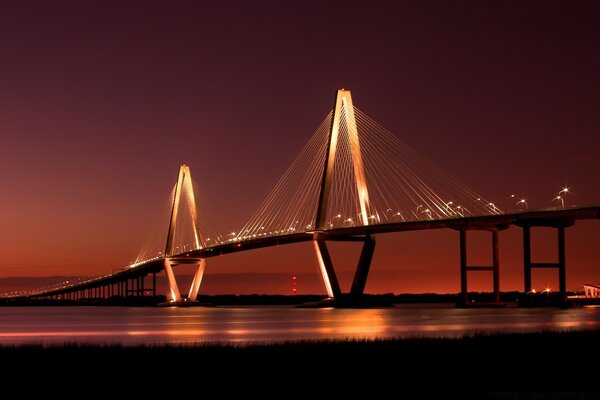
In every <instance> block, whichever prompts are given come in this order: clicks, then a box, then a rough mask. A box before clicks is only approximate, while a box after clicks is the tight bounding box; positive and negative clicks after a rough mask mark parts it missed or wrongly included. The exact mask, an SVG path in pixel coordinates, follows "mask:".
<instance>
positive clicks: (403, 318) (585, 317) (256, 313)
mask: <svg viewBox="0 0 600 400" xmlns="http://www.w3.org/2000/svg"><path fill="white" fill-rule="evenodd" d="M580 329H594V330H600V308H597V307H583V308H571V309H557V308H530V309H527V308H503V309H502V308H501V309H456V308H453V307H444V306H440V305H425V306H424V305H421V306H397V307H392V308H377V309H303V308H294V307H292V306H260V307H187V308H150V307H2V308H0V344H22V343H42V344H50V343H64V342H72V343H73V342H77V343H120V344H158V343H199V342H236V343H240V342H241V343H252V342H281V341H288V340H318V339H343V338H370V339H372V338H408V337H461V336H464V335H470V334H474V333H478V332H533V331H561V330H580Z"/></svg>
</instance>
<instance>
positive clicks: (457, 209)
mask: <svg viewBox="0 0 600 400" xmlns="http://www.w3.org/2000/svg"><path fill="white" fill-rule="evenodd" d="M568 193H571V191H570V188H569V187H563V188H562V189H561V190H560V191H559V192H558V194H557V196H556V197H554V198H553V201H560V202H561V207H562V208H564V207H565V204H564V197H565V195H566V194H568ZM507 199H511V200H516V199H518V200H517V201H516V202H515V203H514V205H515V207H518V208H521V207H524V208H525V209H526V210H527V209H529V204H528V203H527V199H525V198H518V197H517V196H516V195H514V194H511V195H509V196H508V197H507ZM476 201H478V202H483V200H482V199H481V198H480V197H478V198H477V199H476ZM483 206H484V207H485V208H487V209H489V212H491V213H492V214H501V213H502V210H501V209H500V208H498V207H497V206H496V205H495V204H494V203H492V202H489V203H486V204H483ZM443 208H444V209H445V210H446V211H447V216H452V215H459V216H460V217H464V216H465V215H472V212H471V211H470V210H469V209H468V208H467V207H464V206H462V205H455V203H454V202H453V201H449V202H445V203H444V207H443ZM504 212H507V210H506V209H505V210H504ZM411 213H412V214H413V215H414V217H415V218H416V219H420V218H421V217H422V216H423V215H424V216H425V217H426V218H427V219H430V220H433V219H434V215H433V212H432V210H431V208H425V206H424V205H422V204H419V205H418V206H417V207H416V209H415V211H411ZM362 215H363V214H362V213H357V214H356V217H355V218H353V217H348V218H345V217H343V216H342V214H341V213H340V214H337V215H334V216H333V217H331V218H330V219H329V221H328V222H327V227H328V228H329V229H332V228H334V227H335V225H336V219H339V220H340V221H341V222H342V225H341V226H342V227H351V226H355V221H360V220H361V219H362ZM384 218H385V220H386V221H393V222H398V221H400V220H402V221H403V222H404V221H406V217H405V216H404V214H403V213H402V211H394V210H393V209H391V208H388V209H387V210H386V212H385V214H384ZM367 219H368V220H369V222H374V223H379V222H381V219H380V217H379V214H377V213H376V214H372V215H370V216H369V217H367ZM297 224H299V221H296V222H295V223H293V224H292V225H291V226H290V227H289V228H287V229H276V230H272V231H269V232H264V229H265V227H264V226H261V227H260V228H259V232H258V233H250V230H246V231H245V233H246V234H245V235H242V236H240V233H236V232H231V233H228V234H227V235H226V236H231V237H230V238H228V239H226V240H223V237H222V236H219V237H217V240H216V241H212V243H210V244H213V243H214V244H223V243H225V242H236V241H239V240H247V239H255V238H260V237H266V236H276V235H279V234H286V233H292V232H295V231H296V230H297V229H296V226H297ZM313 228H314V226H313V225H306V229H307V230H310V229H313ZM211 240H212V239H211V238H207V239H206V242H210V241H211ZM207 244H208V243H207ZM210 244H208V245H210ZM184 251H185V245H184ZM136 264H137V263H136Z"/></svg>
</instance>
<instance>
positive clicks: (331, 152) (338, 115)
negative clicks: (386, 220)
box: [313, 89, 375, 297]
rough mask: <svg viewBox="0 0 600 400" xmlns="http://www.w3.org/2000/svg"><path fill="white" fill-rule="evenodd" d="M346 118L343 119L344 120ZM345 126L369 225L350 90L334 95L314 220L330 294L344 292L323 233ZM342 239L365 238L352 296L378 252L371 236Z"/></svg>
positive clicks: (362, 209) (362, 208)
mask: <svg viewBox="0 0 600 400" xmlns="http://www.w3.org/2000/svg"><path fill="white" fill-rule="evenodd" d="M342 119H343V121H342ZM342 125H343V126H345V127H346V129H345V131H347V132H348V142H349V143H350V153H351V156H352V165H353V169H354V177H355V179H356V189H357V191H358V201H359V206H360V215H361V217H362V218H361V219H362V224H363V225H368V224H369V191H368V190H367V180H366V177H365V169H364V164H363V160H362V153H361V146H360V140H359V137H358V128H357V125H356V119H355V118H354V106H353V104H352V95H351V93H350V91H349V90H345V89H341V90H338V91H337V93H336V96H335V102H334V106H333V117H332V119H331V127H330V130H329V142H328V144H327V152H326V154H325V167H324V169H323V178H322V180H321V192H320V194H319V204H318V208H317V215H316V219H315V228H316V229H315V234H314V240H313V245H314V248H315V253H316V255H317V261H318V263H319V267H320V269H321V275H322V277H323V282H324V284H325V288H326V290H327V295H328V296H329V297H339V296H340V295H341V290H340V285H339V283H338V280H337V277H336V274H335V270H334V269H333V263H332V262H331V257H330V256H329V251H328V250H327V244H326V243H325V239H324V238H323V236H322V234H321V233H320V232H322V231H324V230H325V228H326V221H327V206H328V203H329V195H330V193H331V184H332V178H333V176H332V174H333V168H334V166H335V158H336V151H337V145H338V138H339V134H340V126H342ZM343 240H352V241H362V242H364V244H363V249H362V253H361V255H360V260H359V263H358V266H357V269H356V273H355V275H354V281H353V282H352V288H351V290H350V293H351V294H352V295H353V296H360V295H361V294H362V293H363V291H364V287H365V283H366V278H367V275H368V272H369V267H370V265H371V259H372V257H373V252H374V251H375V239H374V237H373V236H372V235H366V236H362V237H351V238H344V239H343Z"/></svg>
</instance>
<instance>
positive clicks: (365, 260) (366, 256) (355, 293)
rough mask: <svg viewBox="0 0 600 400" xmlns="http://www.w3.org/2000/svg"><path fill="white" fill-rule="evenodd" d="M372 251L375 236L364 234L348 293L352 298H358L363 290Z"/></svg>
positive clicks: (373, 250) (371, 258)
mask: <svg viewBox="0 0 600 400" xmlns="http://www.w3.org/2000/svg"><path fill="white" fill-rule="evenodd" d="M373 253H375V237H374V236H373V235H366V236H365V242H364V244H363V248H362V251H361V252H360V258H359V259H358V265H357V266H356V272H355V273H354V280H353V281H352V287H351V289H350V295H351V296H352V297H353V298H354V299H358V298H359V297H360V296H362V295H363V293H364V291H365V286H366V284H367V277H368V275H369V269H371V261H372V260H373Z"/></svg>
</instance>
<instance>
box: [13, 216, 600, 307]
mask: <svg viewBox="0 0 600 400" xmlns="http://www.w3.org/2000/svg"><path fill="white" fill-rule="evenodd" d="M599 218H600V206H594V207H580V208H571V209H560V210H545V211H528V212H520V213H513V214H499V215H483V216H470V217H463V218H448V219H437V220H424V221H423V220H420V221H407V222H394V223H389V224H377V225H366V226H355V227H347V228H337V229H331V230H325V231H318V232H300V233H294V234H291V235H281V236H269V237H262V238H256V239H250V240H244V241H232V242H229V243H226V244H221V245H217V246H212V247H206V248H203V249H200V250H194V251H190V252H187V253H182V254H178V255H175V256H172V258H195V259H198V258H211V257H216V256H221V255H225V254H230V253H237V252H240V251H248V250H253V249H260V248H265V247H273V246H280V245H286V244H292V243H301V242H308V241H311V240H313V239H314V238H315V236H316V235H318V237H320V238H323V239H325V240H344V239H348V238H351V237H353V236H360V235H366V234H379V233H391V232H407V231H417V230H426V229H447V228H450V229H456V230H465V229H487V230H502V229H506V228H508V227H509V226H510V225H516V226H570V225H572V224H573V223H574V222H575V221H576V220H584V219H599ZM163 268H164V259H162V258H158V259H155V260H152V261H149V262H146V263H142V264H139V265H137V266H136V267H133V268H126V269H124V270H121V271H118V272H115V273H113V274H110V275H106V276H102V277H97V278H94V279H90V280H88V281H85V282H80V283H77V284H72V285H67V286H64V287H60V288H54V289H50V290H46V291H40V292H35V293H32V294H28V295H22V296H15V298H23V297H41V296H51V295H61V294H64V293H69V292H74V291H78V290H84V289H91V288H97V287H101V286H106V285H110V284H115V283H118V282H122V281H124V280H126V279H132V278H136V277H139V276H145V275H147V274H150V273H157V272H161V271H162V270H163Z"/></svg>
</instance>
